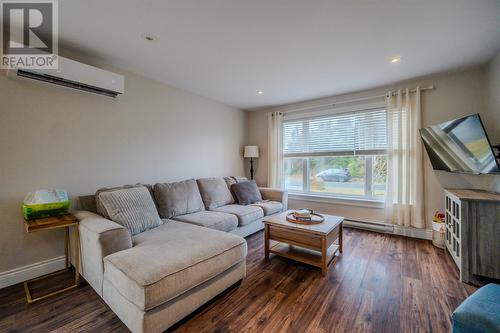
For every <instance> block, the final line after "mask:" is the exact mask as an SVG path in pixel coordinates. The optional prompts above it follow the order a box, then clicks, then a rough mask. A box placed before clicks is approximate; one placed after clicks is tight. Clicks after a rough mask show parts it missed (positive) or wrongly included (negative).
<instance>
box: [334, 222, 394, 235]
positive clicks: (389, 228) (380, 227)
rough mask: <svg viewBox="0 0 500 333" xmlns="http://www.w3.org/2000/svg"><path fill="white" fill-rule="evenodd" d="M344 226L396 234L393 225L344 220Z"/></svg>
mask: <svg viewBox="0 0 500 333" xmlns="http://www.w3.org/2000/svg"><path fill="white" fill-rule="evenodd" d="M344 226H345V227H349V228H356V229H363V230H369V231H375V232H383V233H387V234H392V233H394V226H393V225H391V224H384V223H376V222H364V221H358V220H344Z"/></svg>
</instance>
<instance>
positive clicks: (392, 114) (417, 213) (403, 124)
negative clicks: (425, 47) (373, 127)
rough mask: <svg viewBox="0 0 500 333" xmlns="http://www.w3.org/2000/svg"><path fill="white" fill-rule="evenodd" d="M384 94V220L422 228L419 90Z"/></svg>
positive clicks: (423, 226) (423, 225) (423, 223)
mask: <svg viewBox="0 0 500 333" xmlns="http://www.w3.org/2000/svg"><path fill="white" fill-rule="evenodd" d="M415 90H416V91H415V92H411V91H410V89H406V90H405V91H404V92H403V91H401V90H398V92H397V94H396V96H393V94H392V92H388V93H387V96H386V102H387V132H388V144H389V147H388V148H389V149H388V160H387V175H388V181H387V195H386V218H387V220H388V222H390V223H395V224H398V225H401V226H407V227H410V226H411V227H415V228H425V221H424V203H423V177H422V173H423V170H422V169H423V162H422V160H423V159H422V142H421V140H420V134H419V129H420V127H421V119H422V116H421V110H420V87H417V88H416V89H415Z"/></svg>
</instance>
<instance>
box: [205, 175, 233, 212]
mask: <svg viewBox="0 0 500 333" xmlns="http://www.w3.org/2000/svg"><path fill="white" fill-rule="evenodd" d="M197 182H198V187H199V188H200V193H201V197H202V199H203V203H204V204H205V207H206V208H207V209H213V208H217V207H220V206H224V205H227V204H231V203H233V202H234V199H233V196H232V195H231V192H229V188H228V187H227V185H226V182H225V181H224V179H222V178H201V179H198V180H197Z"/></svg>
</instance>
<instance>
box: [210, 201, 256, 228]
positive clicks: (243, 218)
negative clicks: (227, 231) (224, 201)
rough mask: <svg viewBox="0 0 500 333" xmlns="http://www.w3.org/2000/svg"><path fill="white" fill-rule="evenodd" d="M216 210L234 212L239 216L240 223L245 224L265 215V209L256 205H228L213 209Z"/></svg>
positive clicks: (240, 224)
mask: <svg viewBox="0 0 500 333" xmlns="http://www.w3.org/2000/svg"><path fill="white" fill-rule="evenodd" d="M213 210H214V211H216V212H224V213H229V214H234V215H236V216H237V217H238V225H239V226H243V225H247V224H250V223H252V222H254V221H255V220H258V219H260V218H262V217H264V211H263V210H262V209H261V208H260V207H256V206H251V205H248V206H242V205H226V206H222V207H217V208H214V209H213Z"/></svg>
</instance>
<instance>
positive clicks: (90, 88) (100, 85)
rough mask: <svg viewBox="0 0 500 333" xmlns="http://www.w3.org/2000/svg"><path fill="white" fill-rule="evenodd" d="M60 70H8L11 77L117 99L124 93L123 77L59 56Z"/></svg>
mask: <svg viewBox="0 0 500 333" xmlns="http://www.w3.org/2000/svg"><path fill="white" fill-rule="evenodd" d="M57 58H58V62H59V66H58V67H59V68H58V69H22V68H14V69H9V70H7V75H8V76H10V77H16V78H22V79H28V80H36V81H42V82H46V83H51V84H55V85H58V86H63V87H67V88H71V89H76V90H81V91H85V92H89V93H93V94H98V95H104V96H108V97H113V98H116V97H117V96H118V95H121V94H123V93H124V78H123V75H119V74H115V73H112V72H109V71H106V70H103V69H100V68H97V67H93V66H90V65H86V64H83V63H81V62H78V61H74V60H71V59H67V58H64V57H61V56H58V57H57Z"/></svg>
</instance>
